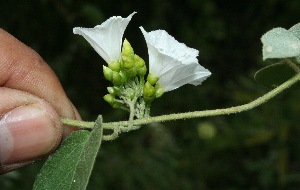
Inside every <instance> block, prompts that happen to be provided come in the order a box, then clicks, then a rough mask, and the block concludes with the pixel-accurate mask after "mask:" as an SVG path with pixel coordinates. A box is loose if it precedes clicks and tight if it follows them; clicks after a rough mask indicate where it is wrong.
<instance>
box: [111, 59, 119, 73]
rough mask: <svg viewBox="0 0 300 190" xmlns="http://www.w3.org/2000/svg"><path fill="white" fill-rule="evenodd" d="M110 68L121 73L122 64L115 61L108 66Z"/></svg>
mask: <svg viewBox="0 0 300 190" xmlns="http://www.w3.org/2000/svg"><path fill="white" fill-rule="evenodd" d="M108 67H109V68H110V69H111V70H113V71H116V72H119V71H120V69H121V62H120V61H113V62H112V63H109V64H108Z"/></svg>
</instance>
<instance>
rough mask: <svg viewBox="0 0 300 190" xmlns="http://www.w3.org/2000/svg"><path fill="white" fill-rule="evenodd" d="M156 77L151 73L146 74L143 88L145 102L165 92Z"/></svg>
mask: <svg viewBox="0 0 300 190" xmlns="http://www.w3.org/2000/svg"><path fill="white" fill-rule="evenodd" d="M158 79H159V78H158V77H156V76H154V75H153V74H151V73H149V74H148V76H147V81H146V83H145V85H144V89H143V97H144V99H145V101H146V102H152V101H153V100H154V99H155V98H159V97H161V96H162V95H163V93H164V92H165V90H164V89H163V88H162V87H160V85H159V84H158V83H157V81H158Z"/></svg>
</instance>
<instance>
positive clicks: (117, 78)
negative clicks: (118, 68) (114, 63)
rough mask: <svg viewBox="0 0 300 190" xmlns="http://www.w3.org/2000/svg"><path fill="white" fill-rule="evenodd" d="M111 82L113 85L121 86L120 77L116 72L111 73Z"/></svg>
mask: <svg viewBox="0 0 300 190" xmlns="http://www.w3.org/2000/svg"><path fill="white" fill-rule="evenodd" d="M112 82H113V83H114V85H120V84H122V76H121V75H120V74H119V73H118V72H115V71H113V75H112Z"/></svg>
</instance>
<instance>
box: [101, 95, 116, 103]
mask: <svg viewBox="0 0 300 190" xmlns="http://www.w3.org/2000/svg"><path fill="white" fill-rule="evenodd" d="M103 99H104V100H105V101H106V102H108V103H109V104H113V103H114V102H115V96H113V95H111V94H106V95H105V96H104V97H103Z"/></svg>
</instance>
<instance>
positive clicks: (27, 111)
mask: <svg viewBox="0 0 300 190" xmlns="http://www.w3.org/2000/svg"><path fill="white" fill-rule="evenodd" d="M0 93H1V100H0V105H1V108H0V115H2V117H1V119H0V174H1V173H6V172H8V171H7V170H11V169H15V167H18V166H19V165H24V163H28V162H30V161H34V160H36V159H38V158H39V157H42V156H45V155H47V154H49V153H50V152H52V151H53V150H54V149H55V148H56V147H57V146H58V144H59V142H60V141H61V137H62V131H63V130H62V127H61V124H60V117H59V115H58V114H57V113H56V111H55V110H54V108H52V107H51V106H50V104H49V103H47V102H46V101H44V100H42V99H40V98H37V97H36V96H33V95H30V94H28V93H25V92H22V91H18V90H13V89H7V88H2V89H1V90H0Z"/></svg>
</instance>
